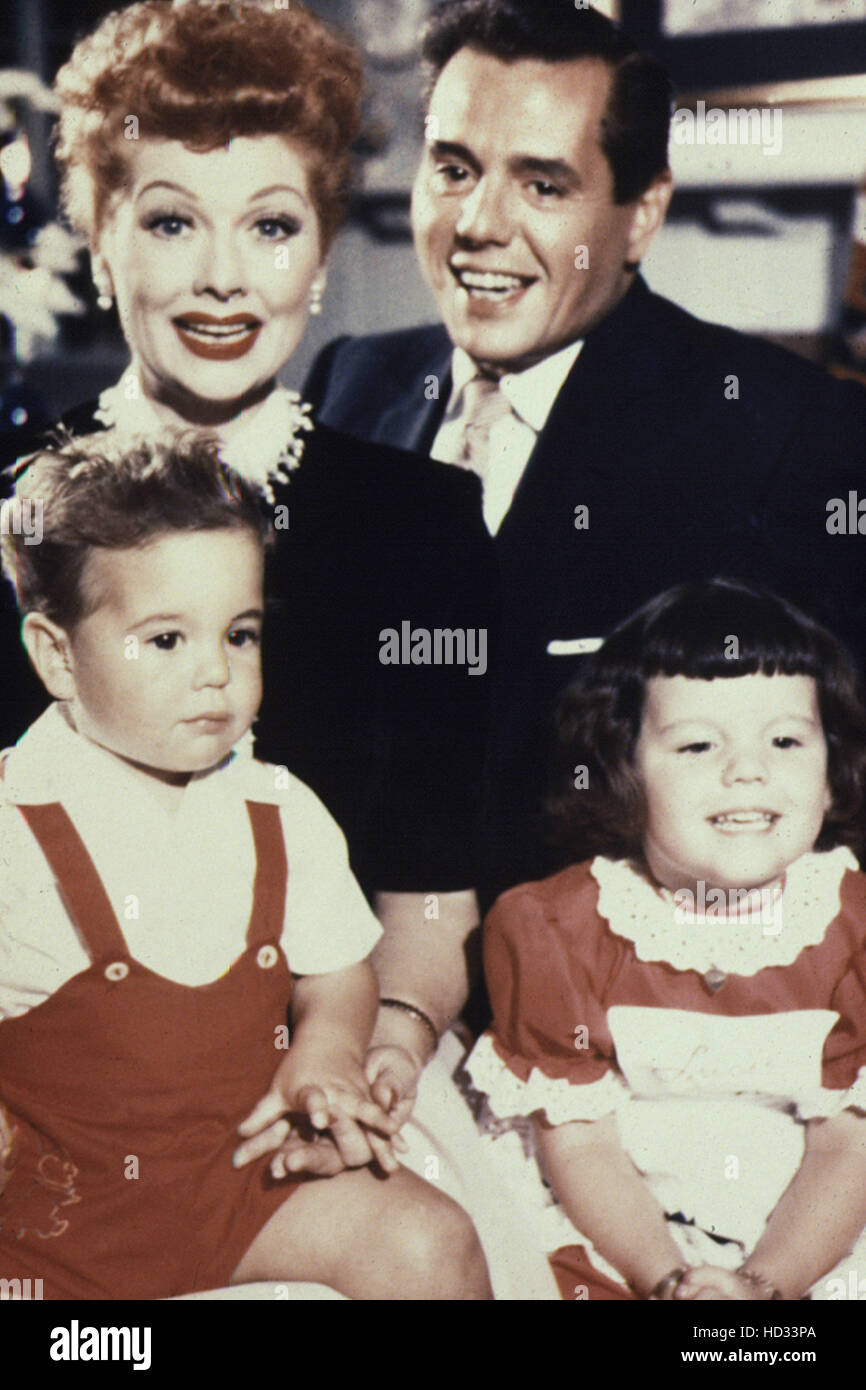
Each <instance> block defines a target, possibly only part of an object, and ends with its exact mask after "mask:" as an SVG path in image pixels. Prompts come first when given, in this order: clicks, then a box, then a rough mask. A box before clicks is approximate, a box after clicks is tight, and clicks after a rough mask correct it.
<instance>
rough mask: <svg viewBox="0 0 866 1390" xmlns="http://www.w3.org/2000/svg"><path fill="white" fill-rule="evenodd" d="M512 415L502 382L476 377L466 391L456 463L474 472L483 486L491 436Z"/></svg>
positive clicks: (464, 393)
mask: <svg viewBox="0 0 866 1390" xmlns="http://www.w3.org/2000/svg"><path fill="white" fill-rule="evenodd" d="M510 413H511V406H510V405H509V403H508V400H507V398H506V396H505V395H504V393H503V392H502V391H500V389H499V382H498V381H496V380H494V379H493V378H492V377H488V376H475V377H473V378H472V380H471V381H469V382H467V384H466V386H465V387H464V389H463V440H462V446H461V451H460V456H459V458H458V459H456V460H455V462H457V463H459V464H461V465H462V466H463V467H464V468H471V469H472V471H473V473H477V474H478V476H479V477H480V478H481V480H482V482H483V481H484V480H485V478H486V476H487V468H488V463H489V458H490V432H491V430H492V429H493V426H494V425H495V424H496V423H497V422H498V421H499V420H502V419H503V418H504V417H505V416H506V415H508V414H510Z"/></svg>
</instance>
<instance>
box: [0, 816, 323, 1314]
mask: <svg viewBox="0 0 866 1390" xmlns="http://www.w3.org/2000/svg"><path fill="white" fill-rule="evenodd" d="M19 809H20V811H21V812H22V814H23V815H24V817H25V818H26V820H27V822H28V824H29V826H30V829H31V830H32V832H33V834H34V835H35V836H36V839H37V840H38V841H39V844H40V846H41V848H42V851H43V853H44V855H45V857H46V859H47V860H48V863H49V865H50V866H51V869H52V871H53V873H54V876H55V879H56V880H57V883H58V886H59V889H60V892H61V894H62V896H63V900H64V903H65V904H66V907H67V910H68V912H69V914H70V916H71V918H72V920H73V922H74V923H75V925H76V927H77V929H78V932H79V935H80V937H81V939H82V941H83V942H84V944H85V946H86V948H87V951H88V953H89V955H90V959H91V964H90V967H89V968H88V969H87V970H85V971H84V972H83V973H82V974H80V975H76V976H74V977H73V978H72V979H71V980H68V981H67V982H66V984H64V985H63V986H62V987H61V988H60V989H59V990H58V991H57V992H56V994H53V995H52V996H51V997H50V998H49V999H47V1000H46V1001H45V1002H44V1003H42V1004H39V1005H38V1006H37V1007H36V1008H34V1009H31V1010H30V1011H29V1013H26V1014H24V1015H23V1016H22V1017H20V1018H11V1019H5V1020H4V1021H3V1022H2V1023H0V1102H2V1104H3V1105H5V1107H6V1109H7V1111H8V1112H9V1118H10V1120H11V1122H12V1124H13V1126H17V1136H16V1139H15V1144H14V1148H13V1165H14V1166H13V1172H12V1177H11V1179H10V1182H9V1185H8V1186H7V1188H6V1190H5V1193H4V1194H3V1195H2V1196H0V1278H6V1279H13V1278H22V1279H23V1278H39V1279H42V1280H43V1293H44V1297H45V1298H142V1299H143V1298H160V1297H168V1296H170V1295H173V1294H181V1293H192V1292H194V1291H196V1290H201V1289H208V1288H215V1287H220V1286H222V1285H225V1284H227V1283H228V1281H229V1277H230V1275H231V1273H232V1271H233V1270H234V1268H235V1266H236V1265H237V1264H238V1262H239V1261H240V1259H241V1256H242V1255H243V1254H244V1252H245V1251H246V1250H247V1249H248V1248H249V1246H250V1245H251V1244H252V1241H253V1240H254V1238H255V1236H256V1234H257V1233H258V1232H259V1231H260V1230H261V1229H262V1227H263V1226H264V1225H265V1223H266V1222H267V1221H268V1219H269V1218H270V1217H271V1216H272V1215H273V1213H274V1212H275V1211H276V1210H277V1209H278V1208H279V1207H280V1206H281V1205H282V1203H283V1202H284V1201H285V1200H286V1199H287V1197H289V1196H290V1195H291V1193H292V1192H294V1191H295V1189H296V1188H297V1186H298V1184H297V1182H286V1181H280V1182H276V1181H274V1180H273V1179H272V1178H271V1176H270V1174H269V1172H268V1167H267V1159H260V1160H259V1161H258V1162H256V1163H253V1164H251V1165H249V1166H247V1167H244V1168H241V1169H239V1170H235V1169H234V1168H233V1167H232V1162H231V1158H232V1153H233V1151H234V1149H235V1148H236V1147H237V1145H238V1143H239V1136H238V1134H237V1125H238V1124H239V1122H240V1121H241V1120H242V1119H243V1118H244V1117H245V1116H246V1115H247V1114H248V1113H249V1112H250V1110H251V1109H252V1108H253V1106H254V1105H255V1103H256V1101H257V1100H259V1099H260V1097H261V1096H262V1095H264V1093H265V1091H266V1090H267V1089H268V1086H269V1085H270V1083H271V1080H272V1079H273V1075H274V1072H275V1070H276V1068H277V1066H278V1064H279V1062H280V1059H281V1058H282V1057H283V1056H284V1055H285V1053H284V1052H280V1051H278V1050H277V1048H276V1047H275V1042H276V1041H277V1038H278V1036H279V1035H278V1033H277V1031H276V1030H278V1029H280V1028H281V1027H282V1026H283V1025H285V1023H286V1010H287V1007H288V1002H289V996H290V994H291V975H290V973H289V969H288V965H287V962H286V958H285V956H284V955H283V952H282V949H281V946H280V939H281V935H282V927H283V913H284V905H285V892H286V881H287V873H288V870H287V864H286V852H285V844H284V841H283V834H282V828H281V824H280V815H279V810H278V808H277V807H276V806H269V805H263V804H259V803H257V802H248V803H247V809H248V811H249V816H250V821H251V824H252V829H253V836H254V839H255V847H256V865H257V867H256V878H255V887H254V894H253V907H252V913H251V915H250V924H249V928H248V930H247V946H246V950H245V952H244V954H243V955H242V956H241V957H240V958H239V959H238V960H237V961H235V963H234V965H233V966H232V967H231V969H230V970H229V971H228V972H227V974H225V975H223V976H222V977H221V978H220V979H218V980H214V981H213V982H212V983H210V984H206V985H199V986H195V987H192V986H188V985H182V984H176V983H175V982H173V981H172V980H167V979H165V978H163V977H162V976H161V975H157V974H155V973H154V972H153V971H151V970H147V969H145V967H144V966H142V965H140V964H139V963H138V961H136V960H133V959H132V957H131V956H130V954H129V951H128V949H127V945H126V942H125V941H124V938H123V934H122V932H121V930H120V927H119V925H118V922H117V918H116V917H115V915H114V912H113V911H112V908H111V904H110V903H109V900H108V896H107V894H106V892H105V889H104V888H103V886H102V882H101V880H100V878H99V876H98V874H97V872H96V869H95V868H94V865H93V862H92V860H91V859H90V856H89V855H88V853H87V850H86V849H85V847H84V844H83V843H82V841H81V839H80V837H79V835H78V833H77V831H76V830H75V827H74V826H73V824H72V822H71V820H70V819H69V817H68V816H67V814H66V812H65V811H64V809H63V808H62V806H60V805H57V804H55V805H45V806H21V807H19Z"/></svg>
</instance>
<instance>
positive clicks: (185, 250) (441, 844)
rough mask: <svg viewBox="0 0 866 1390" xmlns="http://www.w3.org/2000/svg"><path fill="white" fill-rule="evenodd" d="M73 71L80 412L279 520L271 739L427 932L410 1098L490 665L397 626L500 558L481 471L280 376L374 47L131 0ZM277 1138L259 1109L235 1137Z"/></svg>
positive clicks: (442, 1015)
mask: <svg viewBox="0 0 866 1390" xmlns="http://www.w3.org/2000/svg"><path fill="white" fill-rule="evenodd" d="M56 92H57V95H58V98H59V101H60V112H61V113H60V120H59V125H58V132H57V145H56V152H57V159H58V163H59V166H60V171H61V176H62V196H63V204H64V208H65V212H66V215H67V217H68V219H69V221H70V222H71V223H72V225H73V226H74V227H75V228H77V229H78V230H79V231H80V232H81V233H83V234H84V235H85V236H86V238H87V240H88V243H89V246H90V251H91V262H92V268H93V276H94V282H95V285H96V288H97V292H98V295H99V303H100V305H101V307H103V308H110V307H111V305H112V303H116V306H117V312H118V314H119V317H120V323H121V326H122V329H123V332H124V336H125V338H126V341H127V344H128V346H129V350H130V355H131V362H130V365H129V368H128V369H127V371H126V372H125V373H124V375H123V377H122V378H121V380H120V382H118V383H117V384H116V385H115V386H114V387H111V388H109V389H108V390H106V391H104V392H103V393H102V395H101V396H100V398H99V401H98V403H94V404H93V405H91V406H85V407H82V408H81V409H79V410H76V411H73V412H71V413H70V415H69V416H68V417H67V418H66V420H65V421H64V424H65V426H66V428H67V429H68V430H69V431H70V432H72V433H73V434H81V433H89V432H91V431H92V430H93V428H95V427H96V428H98V427H102V428H106V429H109V430H111V431H114V432H115V433H116V434H117V435H118V437H119V438H120V439H121V441H122V442H124V443H125V442H126V441H128V442H129V444H130V446H132V445H134V443H135V441H137V440H145V441H146V440H147V439H149V438H151V439H152V438H154V437H157V436H163V437H164V436H166V435H169V436H171V435H176V434H178V433H182V432H185V431H187V430H190V429H192V430H197V431H202V430H203V431H206V432H207V433H208V434H210V435H215V436H216V437H217V439H218V441H219V447H220V454H221V457H222V459H223V461H224V462H225V463H226V464H228V465H230V466H231V467H232V468H234V469H235V470H237V471H238V472H239V473H241V474H243V475H244V476H245V477H247V478H248V479H250V480H251V481H253V482H255V483H256V484H257V485H258V486H259V487H260V488H261V489H262V490H263V491H264V492H265V494H266V496H267V497H268V499H269V501H270V502H271V503H272V505H273V507H274V522H275V526H276V529H277V531H286V533H287V534H286V535H285V536H281V537H280V544H279V545H278V546H277V547H276V552H275V557H274V558H273V560H272V565H273V569H272V573H271V575H270V576H269V589H270V591H271V592H272V593H275V594H276V595H277V599H278V605H279V606H278V609H277V610H276V611H275V613H274V614H273V615H271V625H270V628H268V626H267V625H266V631H265V641H264V689H265V696H264V703H263V707H262V711H261V714H260V717H259V720H258V722H257V725H256V726H255V729H254V733H255V740H256V754H257V756H258V757H260V758H262V759H267V760H269V761H271V762H273V763H276V764H278V766H282V765H287V766H288V767H289V768H291V771H292V773H293V774H295V775H297V776H300V777H301V778H302V780H304V781H305V782H307V783H308V784H309V785H310V786H312V788H313V790H314V791H316V792H317V793H318V795H319V796H320V797H321V798H322V800H323V801H324V803H325V805H326V806H327V807H328V809H329V810H330V811H331V813H332V814H333V815H334V817H335V819H336V820H337V822H338V823H339V824H340V825H341V827H342V829H343V830H344V832H345V834H346V838H347V840H348V844H349V851H350V855H351V859H352V866H353V869H354V871H355V873H356V875H357V877H358V878H359V880H360V881H361V883H362V884H363V886H364V887H365V888H366V890H367V891H368V893H370V894H373V893H377V894H379V895H380V897H379V898H378V903H379V907H380V915H382V916H383V920H385V921H386V925H387V924H388V923H389V922H393V920H394V919H395V918H396V917H400V916H401V915H402V918H403V925H404V928H405V934H406V939H410V938H411V941H412V942H414V943H416V944H415V945H414V946H413V949H414V950H416V956H415V957H414V958H413V960H411V961H409V962H408V964H407V967H406V968H405V969H401V970H399V971H397V972H391V973H386V975H385V976H384V978H383V989H382V993H383V994H384V995H387V996H389V997H388V998H386V999H384V1000H383V1001H382V1007H381V1008H380V1011H379V1021H378V1023H377V1027H376V1031H375V1033H374V1037H373V1044H374V1046H373V1048H372V1050H371V1053H370V1056H369V1059H368V1077H369V1080H370V1083H371V1086H372V1089H373V1094H374V1096H375V1097H376V1099H377V1100H378V1102H379V1103H380V1104H382V1105H383V1106H384V1108H386V1109H389V1110H390V1112H391V1114H392V1115H393V1116H395V1117H396V1118H398V1119H399V1120H401V1121H403V1120H405V1119H406V1118H407V1117H408V1115H409V1114H410V1112H411V1110H412V1107H413V1104H414V1101H415V1094H416V1083H417V1079H418V1077H419V1076H420V1073H421V1071H422V1069H423V1067H424V1065H425V1063H426V1062H427V1061H428V1060H429V1058H430V1056H431V1052H432V1051H435V1044H436V1042H437V1041H438V1036H439V1035H440V1034H441V1033H442V1032H443V1031H444V1030H445V1028H446V1027H447V1026H448V1024H449V1022H450V1021H451V1018H452V1016H453V1014H454V1013H455V1012H456V1011H457V1009H458V1008H459V1007H460V1002H461V1001H459V1000H458V1001H456V1002H455V1001H452V1000H451V998H450V997H448V998H446V997H445V994H446V992H447V991H444V990H443V988H442V987H441V984H440V983H439V979H438V976H437V972H436V970H435V969H430V968H429V951H430V947H429V946H428V945H427V944H425V945H424V946H423V949H422V948H421V946H420V945H419V944H418V940H419V938H420V936H421V933H420V932H418V931H416V930H415V925H416V924H415V921H414V918H413V919H412V920H411V921H408V919H407V913H411V912H415V913H416V916H417V917H418V925H420V926H421V927H422V928H423V935H424V936H425V937H426V938H427V939H428V940H429V938H430V936H431V933H430V930H429V924H428V918H427V914H426V913H425V912H424V904H425V903H429V901H430V899H429V894H430V893H435V896H436V913H437V916H436V923H435V928H436V940H437V946H436V950H438V952H439V953H440V956H441V957H442V958H443V959H444V957H445V956H446V955H448V954H449V953H456V954H459V955H460V958H461V962H462V959H463V956H462V951H463V943H464V939H465V937H466V935H467V933H468V931H469V929H470V928H471V927H473V926H474V925H475V923H476V921H477V918H475V917H474V915H473V911H472V894H471V893H470V892H469V891H468V885H471V884H472V882H473V881H474V863H473V855H472V848H471V846H472V842H473V827H474V815H475V807H474V806H473V804H472V798H471V796H466V795H464V794H463V792H462V790H461V792H460V794H458V795H456V796H455V791H454V789H455V787H460V788H461V789H463V788H466V787H471V788H473V789H475V788H477V787H478V786H479V785H480V758H481V736H480V721H481V714H482V709H481V706H482V703H483V698H484V692H483V691H482V690H480V689H478V687H479V686H480V687H483V686H484V682H483V681H480V682H475V681H467V672H466V671H465V670H463V669H461V668H460V667H459V666H448V665H440V666H436V667H435V668H434V667H432V666H431V667H427V668H425V669H424V670H422V671H419V670H417V669H415V668H412V667H410V668H408V669H403V668H400V667H394V666H390V665H386V664H383V663H382V661H380V659H379V657H380V646H381V641H380V634H381V632H382V630H383V629H386V628H387V629H393V628H398V627H399V626H400V624H401V622H402V621H403V620H405V619H406V618H407V616H408V617H409V618H410V620H411V622H412V625H413V627H415V628H420V629H423V630H433V629H450V630H454V629H463V630H465V629H467V628H473V629H482V628H483V629H486V628H487V626H488V622H487V599H486V593H487V583H488V567H489V566H490V564H491V562H492V557H491V556H490V554H489V552H488V550H487V537H486V533H485V532H484V529H483V526H482V525H481V523H480V520H479V518H480V506H479V497H478V486H479V485H478V480H477V479H476V478H475V477H474V476H473V475H471V474H469V473H467V472H464V471H462V470H459V469H452V468H447V467H446V466H444V465H439V464H437V463H434V462H432V461H430V460H427V459H426V458H421V457H416V456H413V455H407V454H403V453H401V452H398V451H395V450H390V449H386V448H380V447H378V446H370V445H366V444H362V443H359V442H358V441H357V440H354V439H349V438H348V437H346V436H343V435H341V434H339V433H337V432H335V431H333V430H330V429H328V428H326V427H324V426H322V425H319V424H315V425H314V424H313V421H312V420H311V419H310V417H309V413H308V409H307V408H306V407H305V406H304V405H303V404H302V402H300V400H299V399H298V397H297V396H296V395H295V394H294V393H292V392H289V391H287V390H286V389H285V388H283V387H282V386H281V385H279V383H278V374H279V373H280V371H281V370H282V368H283V367H284V366H285V364H286V363H287V361H288V360H289V359H290V357H291V355H292V353H293V352H294V351H295V348H296V347H297V345H298V343H299V341H300V339H301V337H302V335H303V332H304V329H305V327H306V323H307V317H308V314H310V313H311V312H312V313H315V312H316V311H317V309H318V307H319V305H320V303H321V297H322V294H323V292H324V289H325V282H326V267H325V260H326V256H327V252H328V250H329V247H330V245H331V242H332V240H333V237H334V234H335V232H336V230H337V227H338V225H339V222H340V220H341V217H342V215H343V212H344V209H345V204H346V187H347V178H348V173H349V164H350V148H351V144H352V141H353V139H354V138H355V136H356V134H357V131H358V127H359V112H360V95H361V71H360V62H359V59H358V56H357V54H356V53H355V51H354V49H353V48H351V47H350V46H349V45H348V44H347V43H346V42H345V41H344V40H343V39H341V38H340V37H338V36H337V35H335V34H334V33H333V32H332V31H331V30H330V29H328V28H327V27H326V26H325V25H324V24H322V23H321V22H320V21H319V20H318V19H316V18H315V17H314V16H312V15H311V14H309V13H308V12H307V11H306V10H304V9H303V8H302V6H300V5H298V4H295V3H294V0H293V2H292V4H291V5H290V6H288V7H286V8H282V7H280V8H277V7H276V6H265V5H264V4H258V3H255V0H232V3H228V2H227V0H175V3H170V0H140V3H135V4H132V5H130V6H128V7H127V8H125V9H123V10H119V11H117V12H116V13H113V14H111V15H109V16H108V17H107V18H106V19H105V20H103V22H102V23H101V24H100V25H99V26H98V28H97V29H96V31H95V32H94V33H93V34H91V35H90V36H88V37H86V38H84V39H83V40H81V41H80V42H79V44H78V45H77V46H76V48H75V50H74V52H73V54H72V56H71V58H70V60H69V62H68V63H67V64H66V65H65V66H64V67H63V68H62V69H61V70H60V72H59V73H58V76H57V80H56ZM419 389H423V382H421V383H419ZM5 616H6V615H5V614H4V617H5ZM12 621H13V618H12V614H11V611H10V614H9V619H8V627H9V628H11V623H12ZM19 650H20V649H19ZM4 657H6V658H11V657H12V651H11V649H10V645H9V643H8V642H7V650H6V652H5V653H4ZM7 669H8V672H9V674H8V678H7V695H6V700H5V705H4V708H3V710H2V714H3V720H2V725H3V727H2V728H0V747H2V746H3V744H4V743H6V742H10V741H11V740H12V739H14V738H16V737H17V736H18V733H19V732H20V730H21V729H23V728H25V727H27V725H28V724H29V723H31V722H32V720H33V717H34V714H35V713H36V712H38V708H39V705H38V704H37V703H36V699H35V689H34V688H33V687H30V688H27V685H26V682H27V673H26V671H25V668H24V661H23V656H22V657H20V658H19V662H18V667H17V669H15V666H14V662H13V661H12V660H11V659H9V661H8V667H7ZM446 712H447V715H446ZM476 765H477V766H478V768H479V774H478V775H477V776H476V775H474V774H473V769H474V768H475V767H476ZM214 849H215V852H217V853H218V852H219V846H214ZM419 903H420V904H421V907H420V908H419V907H418V904H419ZM382 904H384V907H383V906H382ZM416 909H417V912H416ZM422 917H423V920H422ZM407 921H408V924H407ZM439 973H440V974H441V975H442V978H445V977H446V976H448V977H449V978H450V975H451V974H452V973H453V972H451V971H450V970H448V971H445V970H444V969H443V970H442V971H440V972H439ZM404 981H406V982H407V983H406V985H405V988H404V987H403V983H404ZM395 996H399V997H395ZM449 1084H450V1083H449ZM440 1089H441V1087H440ZM452 1089H453V1088H452ZM453 1099H454V1101H455V1103H457V1098H456V1095H455V1096H454V1097H453ZM466 1119H467V1121H468V1115H467V1116H466ZM274 1132H276V1131H274ZM280 1133H281V1134H282V1133H284V1130H282V1131H280ZM346 1136H348V1137H346ZM275 1142H276V1140H275V1139H274V1137H273V1134H272V1132H271V1131H270V1130H268V1129H264V1130H263V1131H262V1133H260V1134H259V1135H257V1136H255V1137H254V1138H253V1139H251V1140H249V1141H248V1144H247V1147H246V1149H245V1155H244V1156H245V1159H246V1161H252V1160H253V1159H256V1158H258V1157H260V1156H261V1154H262V1153H263V1152H265V1151H266V1149H267V1148H268V1147H270V1148H272V1147H274V1144H275ZM292 1142H294V1140H290V1146H291V1143H292ZM421 1142H422V1150H423V1154H427V1153H428V1152H429V1150H430V1139H429V1138H428V1137H426V1136H425V1137H424V1138H423V1139H422V1141H421ZM365 1144H366V1140H365V1136H364V1134H363V1131H362V1130H361V1129H360V1128H359V1127H358V1126H356V1125H348V1126H344V1127H342V1129H341V1140H340V1141H335V1140H333V1136H332V1141H331V1142H325V1143H322V1144H320V1145H317V1146H316V1147H315V1148H313V1146H312V1145H309V1144H305V1143H304V1142H303V1141H302V1140H301V1139H298V1140H297V1146H298V1148H299V1150H301V1151H302V1152H303V1154H304V1156H305V1161H306V1163H307V1165H308V1167H309V1169H310V1171H312V1172H316V1173H320V1174H327V1173H335V1172H337V1171H339V1170H340V1169H342V1168H343V1167H345V1166H346V1165H347V1164H349V1165H351V1166H357V1165H358V1164H359V1163H362V1162H367V1161H372V1160H373V1158H374V1153H373V1150H372V1149H371V1148H370V1147H369V1145H367V1146H366V1147H365ZM421 1161H422V1162H425V1161H426V1160H424V1159H423V1158H422V1160H421ZM416 1166H417V1164H416Z"/></svg>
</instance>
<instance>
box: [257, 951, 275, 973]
mask: <svg viewBox="0 0 866 1390" xmlns="http://www.w3.org/2000/svg"><path fill="white" fill-rule="evenodd" d="M279 958H280V953H279V951H278V950H277V948H276V946H260V947H259V950H258V953H257V955H256V965H260V966H261V967H262V969H263V970H270V968H271V966H273V965H276V963H277V961H278V960H279Z"/></svg>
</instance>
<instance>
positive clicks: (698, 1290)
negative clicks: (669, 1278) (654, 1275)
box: [674, 1265, 767, 1302]
mask: <svg viewBox="0 0 866 1390" xmlns="http://www.w3.org/2000/svg"><path fill="white" fill-rule="evenodd" d="M674 1298H675V1299H681V1298H682V1299H693V1300H694V1301H695V1302H699V1301H700V1302H708V1301H710V1300H714V1301H719V1300H721V1301H733V1300H738V1301H741V1302H755V1301H757V1302H764V1301H766V1299H767V1294H766V1293H764V1292H762V1291H761V1289H760V1287H759V1286H756V1285H755V1284H754V1283H753V1282H752V1280H751V1279H745V1278H744V1277H743V1275H742V1274H737V1273H736V1272H735V1271H734V1270H731V1269H720V1268H718V1266H717V1265H698V1266H696V1267H695V1268H694V1269H690V1270H689V1271H688V1273H687V1274H686V1275H684V1277H683V1278H682V1279H681V1280H680V1283H679V1285H678V1286H677V1289H676V1291H675V1293H674Z"/></svg>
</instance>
